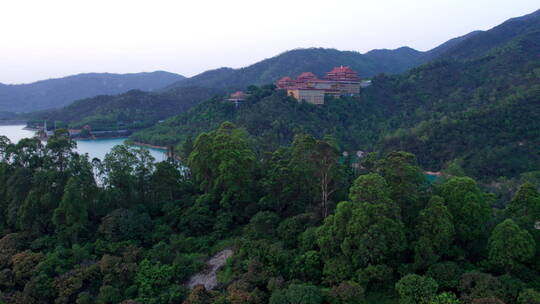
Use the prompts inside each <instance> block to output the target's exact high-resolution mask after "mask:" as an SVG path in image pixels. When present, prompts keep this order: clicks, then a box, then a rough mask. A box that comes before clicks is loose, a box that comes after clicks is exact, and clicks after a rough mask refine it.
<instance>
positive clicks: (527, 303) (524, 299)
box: [517, 288, 540, 304]
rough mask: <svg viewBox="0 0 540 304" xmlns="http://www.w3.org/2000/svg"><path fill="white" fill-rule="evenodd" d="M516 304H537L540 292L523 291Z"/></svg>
mask: <svg viewBox="0 0 540 304" xmlns="http://www.w3.org/2000/svg"><path fill="white" fill-rule="evenodd" d="M517 303H518V304H538V303H540V292H538V291H537V290H534V289H531V288H529V289H525V290H523V291H522V292H521V293H520V294H519V297H518V301H517Z"/></svg>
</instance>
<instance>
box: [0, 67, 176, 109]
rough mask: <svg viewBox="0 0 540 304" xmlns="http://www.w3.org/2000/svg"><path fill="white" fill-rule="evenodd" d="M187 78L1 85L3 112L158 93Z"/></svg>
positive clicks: (138, 76)
mask: <svg viewBox="0 0 540 304" xmlns="http://www.w3.org/2000/svg"><path fill="white" fill-rule="evenodd" d="M184 78H185V77H184V76H181V75H177V74H173V73H168V72H162V71H158V72H152V73H135V74H109V73H101V74H100V73H89V74H79V75H74V76H68V77H64V78H58V79H48V80H42V81H38V82H34V83H30V84H17V85H3V84H0V111H10V112H30V111H38V110H44V109H50V108H60V107H63V106H65V105H68V104H70V103H71V102H73V101H75V100H78V99H83V98H89V97H94V96H97V95H106V94H109V95H111V94H120V93H124V92H127V91H129V90H134V89H137V90H143V91H154V90H157V89H161V88H163V87H165V86H167V85H169V84H171V83H173V82H176V81H179V80H181V79H184Z"/></svg>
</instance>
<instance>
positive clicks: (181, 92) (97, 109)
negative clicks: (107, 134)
mask: <svg viewBox="0 0 540 304" xmlns="http://www.w3.org/2000/svg"><path fill="white" fill-rule="evenodd" d="M224 92H225V91H224V90H221V89H212V88H197V87H187V88H178V89H174V90H169V91H167V92H161V93H148V92H142V91H139V90H132V91H129V92H127V93H124V94H121V95H103V96H97V97H93V98H89V99H83V100H79V101H77V102H74V103H72V104H70V105H69V106H66V107H64V108H62V109H57V110H48V111H42V112H36V113H32V114H31V115H30V116H29V117H30V121H29V125H34V124H38V125H42V124H43V121H44V120H47V121H49V122H53V121H56V122H58V123H59V125H60V124H64V125H69V127H70V128H81V127H82V126H84V125H86V124H89V125H91V126H92V128H93V129H94V130H115V129H117V128H121V129H126V128H127V129H140V128H146V127H150V126H153V125H155V124H156V123H157V122H158V121H159V120H162V119H165V118H167V117H170V116H172V115H175V114H178V113H182V112H184V111H186V110H187V109H189V108H190V107H192V106H194V105H196V104H198V103H199V102H200V101H201V100H205V99H208V98H210V97H212V96H214V95H216V94H219V95H223V94H224Z"/></svg>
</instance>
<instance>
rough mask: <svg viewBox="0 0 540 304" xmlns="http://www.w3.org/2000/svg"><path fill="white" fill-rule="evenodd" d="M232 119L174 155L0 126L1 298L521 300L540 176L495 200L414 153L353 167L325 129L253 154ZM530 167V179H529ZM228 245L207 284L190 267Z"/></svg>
mask: <svg viewBox="0 0 540 304" xmlns="http://www.w3.org/2000/svg"><path fill="white" fill-rule="evenodd" d="M252 143H253V141H252V138H250V137H249V136H248V135H247V133H246V132H245V131H244V130H242V129H240V128H237V127H236V126H235V125H233V124H232V123H230V122H225V123H223V124H221V125H220V126H219V127H218V128H217V129H215V130H211V131H209V132H206V133H202V134H199V135H198V136H197V138H196V139H195V140H194V142H193V144H192V146H191V148H190V151H189V153H188V155H187V157H186V158H185V159H186V160H185V161H184V162H183V163H182V164H179V163H177V162H176V161H172V160H171V161H169V162H160V163H157V164H156V163H154V162H153V161H152V157H151V156H150V155H149V152H148V151H147V150H143V149H136V148H132V147H128V146H116V147H115V148H114V149H113V150H112V151H111V152H110V153H109V154H107V155H106V157H105V158H104V160H103V161H98V160H93V161H90V160H89V159H88V157H87V156H81V155H78V154H77V153H74V152H73V148H74V146H75V145H76V143H75V142H73V141H72V140H71V139H70V138H69V136H68V135H67V132H66V131H65V130H57V131H56V133H55V135H54V136H52V137H51V138H49V140H48V141H47V144H46V145H45V146H43V145H42V143H41V141H39V140H38V139H24V140H21V141H20V142H19V143H17V144H12V143H10V142H9V140H8V139H7V138H5V137H2V138H0V189H2V191H0V202H2V203H1V204H0V228H1V234H0V255H1V259H0V261H1V263H0V276H1V280H0V291H1V293H0V301H2V302H3V303H6V304H23V303H77V304H81V303H100V304H101V303H103V304H105V303H123V304H128V303H129V304H139V303H140V304H143V303H144V304H161V303H166V304H176V303H185V304H194V303H202V304H211V303H231V304H232V303H253V304H259V303H260V304H263V303H270V304H281V303H305V304H323V303H330V304H333V303H336V304H364V303H365V304H375V303H377V304H380V303H383V304H396V303H410V304H413V303H414V304H417V303H429V304H477V303H495V304H500V303H506V304H531V303H538V301H539V300H540V292H539V289H540V276H539V271H540V264H539V261H540V246H538V244H540V233H539V232H540V230H538V229H535V225H537V224H538V222H537V221H538V218H540V194H539V193H538V190H537V189H538V184H532V183H524V184H523V185H521V187H520V188H519V191H517V192H516V193H514V194H513V196H512V198H511V199H508V200H505V201H503V203H502V205H499V204H496V200H495V197H494V195H493V194H490V193H486V192H483V191H482V190H481V189H480V188H479V187H478V185H477V184H476V182H475V180H474V179H472V178H469V177H463V176H454V177H449V178H440V179H438V180H437V181H436V182H435V183H434V184H430V183H428V182H427V180H426V178H425V176H424V175H423V174H422V171H423V169H422V168H421V167H419V166H418V165H417V163H416V158H415V156H414V155H413V154H410V153H406V152H391V153H387V154H384V155H380V156H376V155H375V154H370V155H368V156H367V157H366V158H365V159H364V160H363V161H362V163H361V164H362V167H361V168H360V169H358V170H352V169H351V168H350V167H349V165H348V164H349V160H344V161H340V154H339V152H338V149H337V147H336V146H335V145H334V141H333V140H332V139H331V138H326V139H324V140H317V139H316V138H314V137H312V136H310V135H307V134H301V133H299V134H297V135H296V136H295V137H294V140H293V142H292V144H291V145H288V146H284V147H281V148H279V149H277V150H275V151H269V152H268V153H267V154H266V157H263V158H260V157H257V152H256V149H255V148H256V147H255V146H254V145H253V144H252ZM530 181H532V182H536V183H538V180H536V181H535V180H533V179H531V180H530ZM222 249H228V250H231V251H232V252H233V256H232V258H231V259H229V260H228V262H227V263H226V265H225V267H224V268H223V269H222V270H221V271H220V272H219V274H218V285H217V286H216V288H215V289H214V290H206V289H205V288H204V287H202V286H196V287H194V288H193V289H191V290H189V289H188V288H187V285H186V284H187V282H188V279H189V277H190V276H191V275H192V274H194V273H195V272H197V271H199V270H203V269H204V266H203V265H204V261H205V260H206V259H207V258H208V257H210V256H211V255H213V254H214V253H216V252H218V251H221V250H222Z"/></svg>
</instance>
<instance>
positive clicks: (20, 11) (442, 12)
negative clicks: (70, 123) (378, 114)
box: [0, 0, 540, 84]
mask: <svg viewBox="0 0 540 304" xmlns="http://www.w3.org/2000/svg"><path fill="white" fill-rule="evenodd" d="M539 8H540V3H539V2H538V0H512V1H511V0H452V1H447V0H409V1H405V0H371V1H365V0H326V1H319V0H311V1H303V0H296V1H295V0H273V1H259V0H250V1H240V0H217V1H208V0H189V1H183V0H176V1H172V0H171V1H169V0H148V1H138V0H46V1H45V0H35V1H34V0H32V1H31V0H0V83H4V84H10V83H27V82H33V81H37V80H41V79H47V78H57V77H63V76H67V75H72V74H78V73H87V72H111V73H135V72H149V71H155V70H165V71H170V72H174V73H178V74H182V75H185V76H193V75H195V74H198V73H201V72H203V71H205V70H208V69H215V68H218V67H223V66H228V67H233V68H238V67H243V66H247V65H250V64H252V63H255V62H257V61H260V60H262V59H265V58H270V57H273V56H275V55H277V54H279V53H282V52H284V51H286V50H291V49H295V48H306V47H325V48H336V49H340V50H353V51H359V52H362V53H364V52H367V51H369V50H371V49H376V48H388V49H393V48H397V47H401V46H410V47H412V48H415V49H418V50H422V51H425V50H428V49H431V48H433V47H435V46H437V45H439V44H441V43H443V42H445V41H447V40H448V39H451V38H454V37H456V36H461V35H464V34H467V33H469V32H471V31H473V30H487V29H490V28H492V27H494V26H496V25H498V24H500V23H502V22H503V21H505V20H507V19H509V18H512V17H517V16H521V15H525V14H528V13H531V12H533V11H535V10H537V9H539Z"/></svg>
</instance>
